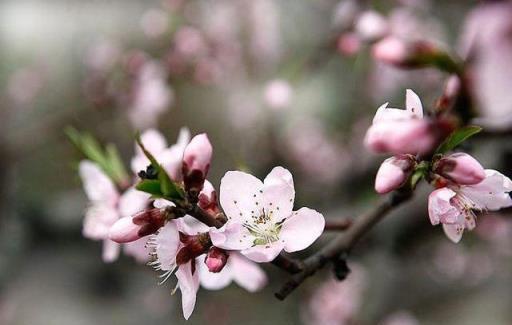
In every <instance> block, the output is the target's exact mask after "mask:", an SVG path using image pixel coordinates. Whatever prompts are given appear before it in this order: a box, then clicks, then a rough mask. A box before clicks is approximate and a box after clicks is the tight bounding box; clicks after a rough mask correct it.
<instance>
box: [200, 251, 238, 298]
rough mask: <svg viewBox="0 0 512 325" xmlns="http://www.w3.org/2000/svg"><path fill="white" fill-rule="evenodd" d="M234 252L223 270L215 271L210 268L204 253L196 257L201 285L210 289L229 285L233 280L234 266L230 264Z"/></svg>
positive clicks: (218, 288)
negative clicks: (205, 260) (205, 261)
mask: <svg viewBox="0 0 512 325" xmlns="http://www.w3.org/2000/svg"><path fill="white" fill-rule="evenodd" d="M231 255H233V254H230V256H229V258H228V262H227V264H226V265H225V266H224V268H223V269H222V271H220V272H218V273H213V272H210V271H209V270H208V267H207V266H206V264H205V263H204V255H202V256H200V257H199V258H197V259H196V261H197V262H196V263H197V264H196V265H197V266H198V269H199V279H200V281H201V286H203V288H205V289H208V290H220V289H224V288H225V287H227V286H228V285H229V284H230V283H231V281H233V275H234V274H233V271H234V270H233V268H232V267H231V266H230V260H231V258H232V256H231Z"/></svg>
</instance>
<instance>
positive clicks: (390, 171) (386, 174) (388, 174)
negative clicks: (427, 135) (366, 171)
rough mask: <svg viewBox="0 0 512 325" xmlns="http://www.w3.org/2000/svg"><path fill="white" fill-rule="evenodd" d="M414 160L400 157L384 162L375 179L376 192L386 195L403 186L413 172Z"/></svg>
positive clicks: (409, 157)
mask: <svg viewBox="0 0 512 325" xmlns="http://www.w3.org/2000/svg"><path fill="white" fill-rule="evenodd" d="M413 159H414V158H412V157H411V156H408V155H400V156H395V157H391V158H388V159H386V160H384V162H383V163H382V164H381V165H380V168H379V171H378V172H377V177H376V178H375V191H377V193H379V194H386V193H389V192H391V191H393V190H396V189H397V188H399V187H400V186H402V185H403V184H404V182H405V181H406V180H407V178H409V175H410V174H411V172H412V170H413V166H414V160H413Z"/></svg>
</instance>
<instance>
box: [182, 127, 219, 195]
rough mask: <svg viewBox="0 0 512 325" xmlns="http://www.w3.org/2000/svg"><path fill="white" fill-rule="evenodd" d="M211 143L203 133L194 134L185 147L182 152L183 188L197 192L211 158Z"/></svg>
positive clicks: (206, 172)
mask: <svg viewBox="0 0 512 325" xmlns="http://www.w3.org/2000/svg"><path fill="white" fill-rule="evenodd" d="M212 151H213V149H212V145H211V144H210V140H208V136H207V135H206V134H205V133H203V134H199V135H196V136H195V137H194V138H193V139H192V141H190V143H189V144H188V145H187V147H186V148H185V152H184V154H183V180H184V182H185V188H186V189H187V190H188V191H190V190H194V191H196V192H197V194H199V192H200V191H201V189H202V188H203V183H204V180H205V179H206V175H207V174H208V170H209V168H210V162H211V160H212Z"/></svg>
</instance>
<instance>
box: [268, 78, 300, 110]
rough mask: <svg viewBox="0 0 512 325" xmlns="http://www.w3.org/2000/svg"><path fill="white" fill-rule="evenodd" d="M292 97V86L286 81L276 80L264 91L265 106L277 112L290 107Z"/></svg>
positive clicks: (269, 83)
mask: <svg viewBox="0 0 512 325" xmlns="http://www.w3.org/2000/svg"><path fill="white" fill-rule="evenodd" d="M292 97H293V88H292V86H291V85H290V84H289V83H288V82H287V81H286V80H282V79H275V80H272V81H270V82H268V83H267V84H266V85H265V88H264V91H263V99H264V101H265V104H266V105H267V106H268V107H270V108H273V109H276V110H279V109H283V108H286V107H289V105H290V102H291V101H292Z"/></svg>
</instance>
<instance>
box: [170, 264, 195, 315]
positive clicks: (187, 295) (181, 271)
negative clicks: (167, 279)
mask: <svg viewBox="0 0 512 325" xmlns="http://www.w3.org/2000/svg"><path fill="white" fill-rule="evenodd" d="M192 263H195V260H193V261H190V262H188V263H186V264H183V265H180V267H179V268H178V270H177V271H176V277H177V278H178V286H179V287H180V291H181V307H182V308H183V317H185V319H189V318H190V315H192V312H193V311H194V307H195V305H196V295H197V290H198V289H199V272H197V270H196V272H194V274H192Z"/></svg>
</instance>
